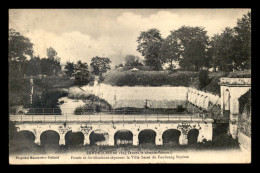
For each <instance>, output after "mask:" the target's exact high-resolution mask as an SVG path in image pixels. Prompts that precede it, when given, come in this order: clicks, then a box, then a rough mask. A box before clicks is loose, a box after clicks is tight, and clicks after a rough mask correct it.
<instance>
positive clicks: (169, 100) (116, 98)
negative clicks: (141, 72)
mask: <svg viewBox="0 0 260 173" xmlns="http://www.w3.org/2000/svg"><path fill="white" fill-rule="evenodd" d="M187 90H188V88H187V87H171V86H162V87H145V86H144V87H143V86H142V87H141V86H135V87H128V86H123V87H119V86H110V85H106V84H100V85H97V86H95V87H93V89H92V91H93V93H94V94H95V95H96V96H98V97H100V98H103V99H105V100H106V101H107V102H108V103H109V104H111V105H112V107H144V105H145V103H146V101H148V104H149V107H152V108H156V107H160V108H172V106H174V107H176V106H177V105H179V104H183V101H186V99H187Z"/></svg>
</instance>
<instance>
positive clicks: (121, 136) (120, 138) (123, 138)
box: [114, 130, 133, 145]
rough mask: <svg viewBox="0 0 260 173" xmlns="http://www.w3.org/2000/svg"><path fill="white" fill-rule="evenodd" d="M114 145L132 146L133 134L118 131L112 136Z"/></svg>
mask: <svg viewBox="0 0 260 173" xmlns="http://www.w3.org/2000/svg"><path fill="white" fill-rule="evenodd" d="M114 140H115V145H132V144H133V133H132V132H131V131H129V130H119V131H117V132H116V133H115V135H114Z"/></svg>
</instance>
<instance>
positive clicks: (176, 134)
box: [162, 129, 181, 145]
mask: <svg viewBox="0 0 260 173" xmlns="http://www.w3.org/2000/svg"><path fill="white" fill-rule="evenodd" d="M180 135H181V132H180V131H179V130H176V129H168V130H166V131H164V132H163V134H162V140H163V145H179V144H180V143H179V138H180Z"/></svg>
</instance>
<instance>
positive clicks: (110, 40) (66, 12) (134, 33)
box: [9, 9, 250, 66]
mask: <svg viewBox="0 0 260 173" xmlns="http://www.w3.org/2000/svg"><path fill="white" fill-rule="evenodd" d="M248 11H250V9H10V11H9V28H13V29H15V30H16V31H17V32H20V33H21V34H22V35H24V36H26V37H28V38H29V39H30V41H31V42H32V43H33V44H34V54H35V56H37V55H39V56H40V57H41V58H43V57H46V49H47V48H49V47H53V48H54V49H55V50H56V51H57V53H58V57H60V58H61V62H62V63H65V62H67V61H71V62H72V61H74V62H76V61H78V60H81V61H83V62H87V63H88V64H90V62H91V58H92V57H95V56H101V57H108V58H110V59H111V61H112V64H111V66H115V65H117V64H119V63H124V57H125V56H126V55H129V54H131V55H135V56H139V57H140V58H143V57H142V56H141V54H140V53H139V52H137V51H136V49H137V41H136V40H137V37H138V36H139V35H140V33H141V32H142V31H146V30H148V29H151V28H157V29H158V30H159V31H160V33H161V35H162V37H163V38H166V37H167V36H168V35H169V34H170V31H172V30H176V29H179V28H180V27H181V26H183V25H185V26H201V27H204V28H205V30H206V31H208V32H207V34H208V36H213V35H214V34H218V33H221V31H222V30H223V29H224V28H225V27H234V26H236V22H237V19H238V18H242V17H243V14H246V13H247V12H248Z"/></svg>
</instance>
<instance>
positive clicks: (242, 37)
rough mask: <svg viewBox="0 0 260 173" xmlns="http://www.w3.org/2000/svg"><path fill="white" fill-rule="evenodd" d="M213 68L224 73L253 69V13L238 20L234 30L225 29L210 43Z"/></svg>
mask: <svg viewBox="0 0 260 173" xmlns="http://www.w3.org/2000/svg"><path fill="white" fill-rule="evenodd" d="M210 45H211V48H210V51H211V53H212V60H211V66H212V67H213V68H214V69H219V70H222V71H234V70H244V69H250V68H251V65H250V64H251V62H250V60H251V13H250V12H248V13H247V14H246V15H243V17H242V18H241V19H238V20H237V26H236V27H234V28H228V27H227V28H225V29H224V30H223V31H222V33H221V34H217V35H214V36H213V37H212V39H211V42H210Z"/></svg>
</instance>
